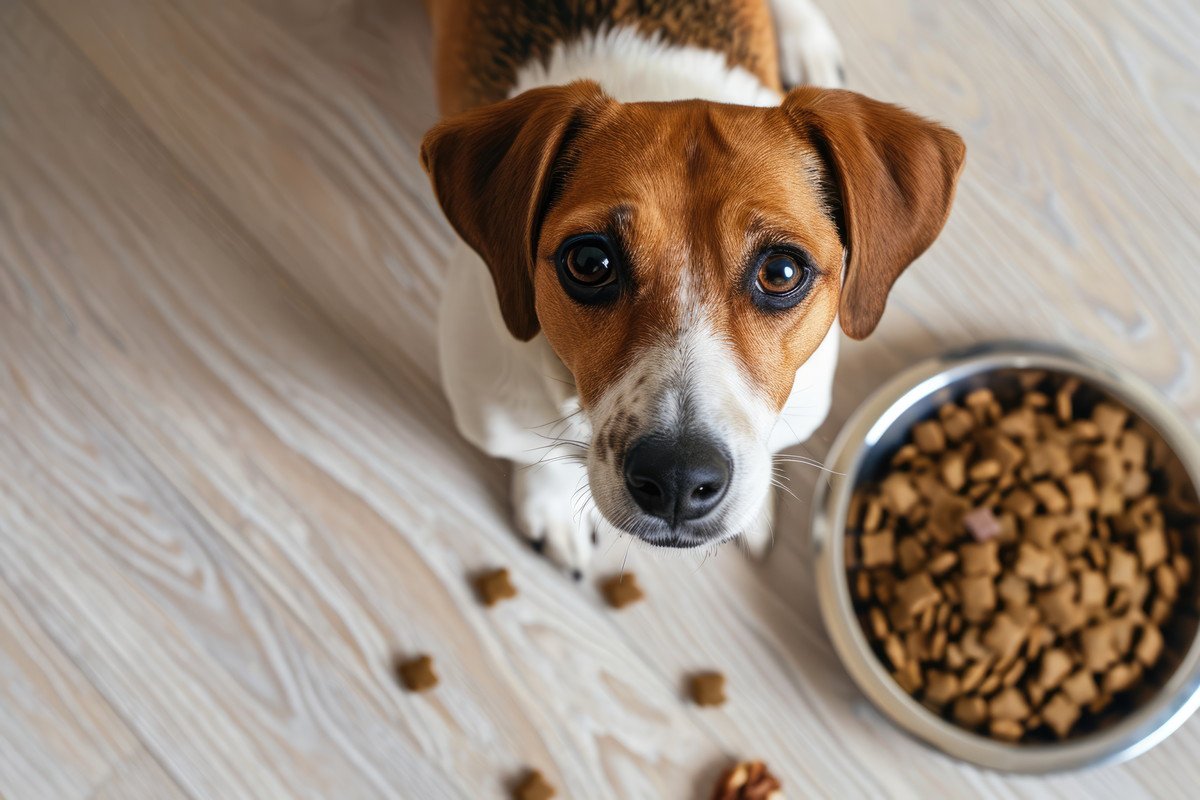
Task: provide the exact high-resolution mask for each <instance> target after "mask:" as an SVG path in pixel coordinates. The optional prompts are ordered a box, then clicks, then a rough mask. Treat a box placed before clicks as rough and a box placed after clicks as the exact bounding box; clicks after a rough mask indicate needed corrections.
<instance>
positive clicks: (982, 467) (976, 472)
mask: <svg viewBox="0 0 1200 800" xmlns="http://www.w3.org/2000/svg"><path fill="white" fill-rule="evenodd" d="M1002 470H1003V468H1002V467H1001V466H1000V462H999V461H997V460H996V459H994V458H985V459H984V460H983V461H977V462H976V463H974V464H972V465H971V469H970V470H968V471H967V475H968V476H969V477H970V478H971V481H972V482H974V483H982V482H983V481H991V480H995V479H996V478H999V477H1000V473H1001V471H1002Z"/></svg>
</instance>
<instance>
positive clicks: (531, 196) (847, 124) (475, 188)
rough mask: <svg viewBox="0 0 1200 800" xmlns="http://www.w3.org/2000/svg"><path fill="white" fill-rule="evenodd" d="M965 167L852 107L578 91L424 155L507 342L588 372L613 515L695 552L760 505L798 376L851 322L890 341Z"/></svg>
mask: <svg viewBox="0 0 1200 800" xmlns="http://www.w3.org/2000/svg"><path fill="white" fill-rule="evenodd" d="M964 152H965V151H964V146H963V143H962V140H961V139H960V138H959V137H958V136H957V135H956V134H954V133H952V132H951V131H948V130H946V129H945V128H942V127H939V126H937V125H935V124H933V123H931V122H928V121H926V120H923V119H921V118H919V117H917V116H914V115H913V114H910V113H908V112H907V111H904V110H903V109H900V108H897V107H896V106H891V105H887V104H885V103H879V102H876V101H874V100H870V99H868V98H865V97H863V96H861V95H858V94H855V93H852V92H846V91H828V90H821V89H812V88H805V89H797V90H795V91H793V92H791V93H790V94H788V95H787V97H786V98H785V99H784V101H783V103H782V104H781V105H780V106H778V107H772V108H758V107H748V106H732V105H723V104H718V103H711V102H704V101H685V102H675V103H630V104H622V103H618V102H616V101H614V100H612V99H611V98H609V97H607V96H606V95H605V94H604V93H603V92H602V91H601V90H600V88H599V86H597V85H596V84H594V83H591V82H578V83H573V84H570V85H568V86H557V87H549V88H543V89H534V90H531V91H528V92H525V93H523V94H521V95H518V96H517V97H514V98H512V99H510V100H506V101H504V102H502V103H498V104H495V105H492V106H488V107H486V108H480V109H476V110H472V111H469V112H466V113H464V114H461V115H459V116H457V117H453V118H451V119H448V120H446V121H444V122H442V123H440V124H439V125H438V126H436V127H435V128H434V129H433V130H431V131H430V132H429V134H428V135H427V136H426V137H425V141H424V143H423V145H422V148H421V158H422V161H423V163H424V165H425V167H426V169H427V170H428V172H429V174H430V176H431V178H432V181H433V185H434V189H435V191H436V193H437V196H438V199H439V201H440V202H441V205H442V207H443V209H444V210H445V212H446V215H447V216H448V217H449V219H450V222H451V224H453V226H454V228H455V229H456V230H457V231H458V233H459V234H460V235H461V236H462V237H463V239H465V240H466V241H467V243H468V244H470V245H471V246H472V247H473V248H474V249H475V250H476V251H477V252H478V253H479V254H480V256H481V257H482V258H483V260H484V262H485V263H486V264H487V266H488V269H489V270H490V271H491V273H492V278H493V279H494V281H495V285H496V294H497V297H498V299H499V304H500V309H501V312H502V313H503V316H504V321H505V323H506V324H507V326H508V329H509V331H510V332H511V333H512V335H513V336H515V337H517V338H518V339H522V340H528V339H530V338H532V337H533V336H535V335H536V334H537V333H538V332H539V331H541V332H542V333H544V334H545V336H546V338H547V339H548V340H549V342H550V345H551V346H552V347H553V348H554V351H555V352H556V353H557V354H558V356H559V358H561V359H562V362H563V363H564V364H565V365H566V366H567V368H568V369H570V371H571V372H572V373H573V374H574V376H575V381H576V384H577V386H578V390H579V396H580V399H581V402H582V405H583V408H584V409H585V410H586V411H587V413H588V417H589V419H590V421H591V424H592V442H591V447H590V448H589V449H588V456H587V460H588V478H589V482H590V484H591V490H592V496H593V497H594V498H595V501H596V504H597V507H598V508H599V510H600V512H601V513H602V514H603V515H604V516H605V517H606V518H607V519H608V520H609V521H610V522H611V523H613V524H614V525H616V526H617V527H619V528H622V529H624V530H627V531H631V532H634V533H636V534H638V535H639V536H641V537H642V538H643V539H646V540H647V541H650V542H652V543H655V544H665V545H673V546H692V545H698V544H702V543H707V542H712V541H716V540H720V539H723V538H728V537H730V536H733V535H736V534H738V533H740V532H741V531H742V530H743V529H745V528H746V527H747V526H748V525H749V524H750V523H751V522H752V521H753V519H754V517H755V515H756V514H757V513H759V510H760V509H761V506H762V502H763V498H764V496H765V494H766V493H767V491H768V487H769V481H770V470H771V460H770V454H769V453H768V451H767V449H766V443H767V439H768V436H769V434H770V432H771V429H772V428H773V426H774V425H775V423H776V421H777V420H778V417H779V412H780V410H781V408H782V407H783V405H784V403H785V401H786V400H787V398H788V396H789V394H790V392H791V390H792V384H793V380H794V378H795V375H796V371H797V370H798V369H799V368H800V366H801V365H802V364H804V362H805V361H806V360H807V359H808V358H809V356H811V355H812V354H813V352H814V351H815V350H816V348H817V346H818V345H819V344H820V343H821V342H822V340H824V338H825V336H826V334H827V333H829V330H830V327H831V326H832V325H833V322H834V320H835V318H839V317H840V322H841V326H842V328H843V329H844V330H845V331H846V333H847V334H849V335H850V336H852V337H854V338H859V339H861V338H863V337H865V336H866V335H867V334H869V333H870V332H871V331H872V330H873V329H874V328H875V326H876V324H877V323H878V322H879V318H880V316H881V315H882V314H883V309H884V304H885V302H886V299H887V295H888V292H889V290H890V288H891V286H892V284H893V282H894V281H895V280H896V278H897V277H899V275H900V273H901V272H903V271H904V269H905V268H906V267H907V266H908V264H909V263H910V262H912V261H913V259H915V258H916V257H917V256H919V255H920V254H921V253H922V252H923V251H924V250H925V248H926V247H928V246H929V244H930V243H931V242H932V241H933V239H934V237H936V236H937V234H938V232H939V231H940V230H941V228H942V225H943V224H944V222H945V220H946V217H947V215H948V213H949V209H950V203H951V200H952V198H953V195H954V186H955V182H956V180H957V177H958V173H959V171H960V168H961V166H962V162H963V157H964ZM446 291H454V287H446Z"/></svg>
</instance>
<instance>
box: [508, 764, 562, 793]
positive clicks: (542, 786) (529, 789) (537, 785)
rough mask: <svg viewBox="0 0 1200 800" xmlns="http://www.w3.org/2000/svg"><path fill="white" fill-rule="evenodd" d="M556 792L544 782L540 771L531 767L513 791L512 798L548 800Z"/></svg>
mask: <svg viewBox="0 0 1200 800" xmlns="http://www.w3.org/2000/svg"><path fill="white" fill-rule="evenodd" d="M555 794H556V792H555V791H554V787H553V786H551V785H550V784H549V783H547V782H546V779H545V778H544V777H542V773H540V772H538V771H537V770H536V769H531V770H530V771H529V772H528V774H526V775H525V777H524V778H522V779H521V782H520V783H519V784H517V787H516V791H514V792H513V800H550V798H551V797H554V795H555Z"/></svg>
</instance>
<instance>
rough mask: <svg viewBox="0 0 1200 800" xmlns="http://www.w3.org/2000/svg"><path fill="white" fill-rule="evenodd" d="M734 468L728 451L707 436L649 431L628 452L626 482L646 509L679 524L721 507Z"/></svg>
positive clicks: (666, 520) (626, 456)
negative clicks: (677, 436)
mask: <svg viewBox="0 0 1200 800" xmlns="http://www.w3.org/2000/svg"><path fill="white" fill-rule="evenodd" d="M730 469H731V465H730V463H729V457H728V456H726V455H725V453H724V452H723V451H722V450H721V449H720V448H719V447H717V446H716V445H715V444H714V443H712V442H710V441H708V440H705V439H699V438H684V439H681V440H672V439H669V438H666V437H662V436H647V437H645V438H642V439H639V440H638V441H637V442H635V443H634V445H633V447H632V448H630V449H629V452H628V453H626V454H625V486H626V487H628V489H629V494H631V495H632V496H633V499H634V502H636V503H637V504H638V506H639V507H640V508H641V509H642V510H643V511H645V512H646V513H647V514H651V515H653V516H656V517H658V518H659V519H661V520H663V521H665V522H666V523H667V524H669V525H671V526H675V525H677V524H679V523H680V522H684V521H687V520H693V519H699V518H700V517H703V516H704V515H705V514H707V513H708V512H710V511H712V510H713V509H714V508H716V507H717V505H718V504H719V503H720V502H721V498H723V497H724V496H725V489H726V488H728V487H729V473H730Z"/></svg>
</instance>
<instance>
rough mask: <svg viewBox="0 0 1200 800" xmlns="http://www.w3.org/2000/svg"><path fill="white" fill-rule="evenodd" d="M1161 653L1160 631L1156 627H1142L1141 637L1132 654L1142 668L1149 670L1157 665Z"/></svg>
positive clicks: (1161, 637)
mask: <svg viewBox="0 0 1200 800" xmlns="http://www.w3.org/2000/svg"><path fill="white" fill-rule="evenodd" d="M1162 651H1163V635H1162V631H1160V630H1159V629H1158V627H1157V626H1156V625H1145V626H1143V627H1142V637H1141V638H1140V639H1139V640H1138V643H1137V647H1136V648H1135V649H1134V651H1133V654H1134V656H1135V657H1136V658H1137V660H1138V661H1139V662H1140V663H1141V665H1142V666H1143V667H1145V668H1146V669H1149V668H1150V667H1153V666H1154V665H1155V664H1157V663H1158V657H1159V656H1161V655H1162Z"/></svg>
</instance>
